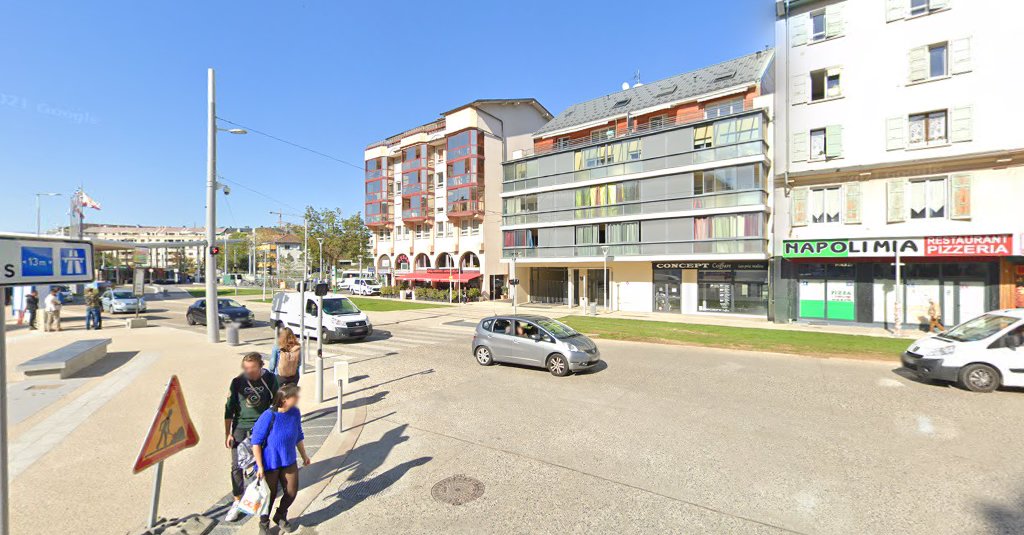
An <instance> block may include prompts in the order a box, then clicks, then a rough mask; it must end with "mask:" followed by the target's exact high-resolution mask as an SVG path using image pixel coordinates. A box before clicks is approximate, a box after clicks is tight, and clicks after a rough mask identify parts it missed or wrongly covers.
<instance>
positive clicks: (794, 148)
mask: <svg viewBox="0 0 1024 535" xmlns="http://www.w3.org/2000/svg"><path fill="white" fill-rule="evenodd" d="M807 143H808V140H807V132H793V139H792V144H791V145H790V147H789V157H790V160H792V161H794V162H803V161H807Z"/></svg>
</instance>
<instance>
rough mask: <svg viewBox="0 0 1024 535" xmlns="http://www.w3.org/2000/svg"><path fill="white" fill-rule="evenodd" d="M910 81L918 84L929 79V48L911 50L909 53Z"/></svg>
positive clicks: (920, 47) (922, 47) (921, 47)
mask: <svg viewBox="0 0 1024 535" xmlns="http://www.w3.org/2000/svg"><path fill="white" fill-rule="evenodd" d="M908 60H909V61H908V63H909V65H910V71H909V72H910V76H909V78H910V81H911V82H918V81H921V80H924V79H925V78H927V77H928V47H926V46H919V47H917V48H911V49H910V52H909V53H908Z"/></svg>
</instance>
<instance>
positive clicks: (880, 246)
mask: <svg viewBox="0 0 1024 535" xmlns="http://www.w3.org/2000/svg"><path fill="white" fill-rule="evenodd" d="M896 253H899V255H900V256H923V257H972V256H1009V255H1012V254H1013V236H1012V235H1011V234H992V235H978V236H933V237H925V238H877V239H871V238H868V239H838V240H784V241H783V242H782V256H783V258H873V257H893V256H895V255H896Z"/></svg>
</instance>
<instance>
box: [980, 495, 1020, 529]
mask: <svg viewBox="0 0 1024 535" xmlns="http://www.w3.org/2000/svg"><path fill="white" fill-rule="evenodd" d="M979 509H980V510H981V514H982V516H983V517H984V519H985V521H986V522H987V523H988V525H989V527H990V528H991V530H990V533H1024V496H1022V497H1019V498H1018V499H1017V500H1016V502H1015V503H1013V504H1005V503H991V502H990V503H982V504H980V505H979Z"/></svg>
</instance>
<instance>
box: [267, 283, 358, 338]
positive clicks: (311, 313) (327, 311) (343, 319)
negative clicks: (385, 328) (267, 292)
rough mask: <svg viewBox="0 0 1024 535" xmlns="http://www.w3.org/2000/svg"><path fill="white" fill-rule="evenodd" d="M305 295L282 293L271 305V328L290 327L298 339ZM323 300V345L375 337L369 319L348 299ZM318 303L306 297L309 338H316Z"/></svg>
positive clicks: (336, 296) (333, 296)
mask: <svg viewBox="0 0 1024 535" xmlns="http://www.w3.org/2000/svg"><path fill="white" fill-rule="evenodd" d="M301 296H302V294H300V293H299V292H281V293H278V294H275V295H274V300H273V302H272V303H271V305H270V324H271V326H274V327H277V326H281V327H288V328H289V329H291V331H292V332H293V333H295V336H299V332H300V330H301V329H300V326H301V322H302V315H301V313H302V306H301V299H302V297H301ZM323 300H324V329H323V335H324V342H336V341H339V340H361V339H363V338H366V337H367V336H370V335H371V334H373V324H371V323H370V318H368V317H366V314H365V313H363V312H362V311H361V310H359V307H357V306H356V305H355V303H353V302H352V301H351V300H349V298H347V297H345V296H343V295H340V294H327V295H325V296H324V297H323ZM317 301H318V298H317V297H316V296H315V295H313V293H312V292H307V293H306V307H305V309H306V335H307V336H309V337H310V338H316V337H317V330H316V326H317V325H316V322H317V313H318V309H317Z"/></svg>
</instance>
